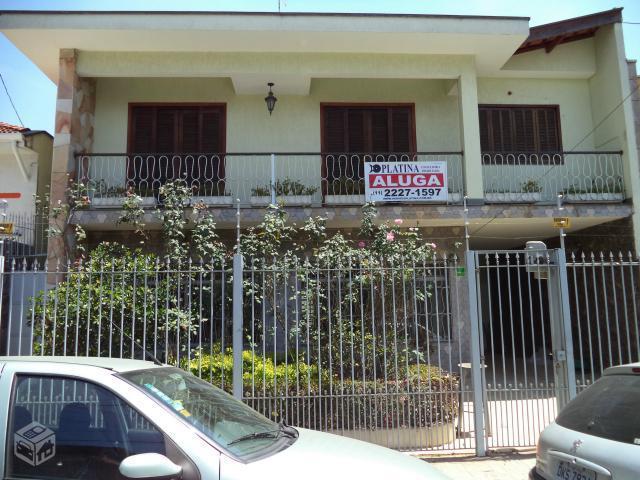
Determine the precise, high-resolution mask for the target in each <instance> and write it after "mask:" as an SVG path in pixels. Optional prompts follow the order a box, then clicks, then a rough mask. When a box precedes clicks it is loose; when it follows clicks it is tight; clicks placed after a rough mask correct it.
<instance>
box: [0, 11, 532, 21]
mask: <svg viewBox="0 0 640 480" xmlns="http://www.w3.org/2000/svg"><path fill="white" fill-rule="evenodd" d="M0 15H221V16H222V15H237V16H242V15H246V16H251V15H260V16H274V17H306V16H308V17H365V18H366V17H388V18H451V19H464V18H467V19H479V20H480V19H481V20H526V21H529V20H531V17H519V16H501V15H449V14H421V13H355V12H348V13H340V12H243V11H205V10H192V11H180V10H154V11H144V10H0Z"/></svg>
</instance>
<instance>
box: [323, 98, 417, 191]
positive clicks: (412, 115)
mask: <svg viewBox="0 0 640 480" xmlns="http://www.w3.org/2000/svg"><path fill="white" fill-rule="evenodd" d="M332 107H338V108H344V109H349V108H353V109H358V108H360V109H362V110H366V109H370V108H387V109H392V108H406V109H408V110H409V123H410V125H409V132H408V134H409V151H408V152H393V151H392V152H330V151H328V148H327V142H326V136H325V115H326V112H327V109H329V108H332ZM392 128H393V127H392ZM346 134H347V132H345V135H346ZM320 151H321V155H320V163H321V165H320V172H321V178H322V195H323V197H324V196H326V195H329V194H330V189H329V184H330V183H331V182H332V179H330V178H329V168H328V166H327V158H328V156H329V155H334V156H336V155H337V156H339V155H344V154H346V155H347V156H349V155H359V157H360V158H359V160H360V161H361V162H362V163H363V164H364V161H365V157H366V156H369V157H370V159H371V160H377V159H376V157H377V156H383V157H384V156H388V155H389V154H394V153H402V154H405V155H406V156H407V157H408V158H407V160H413V159H414V158H415V155H416V152H417V140H416V105H415V103H413V102H320ZM398 160H403V159H402V158H399V159H398ZM352 168H353V166H352ZM358 177H359V175H356V176H354V178H353V180H354V181H355V182H357V181H358ZM362 194H364V192H362Z"/></svg>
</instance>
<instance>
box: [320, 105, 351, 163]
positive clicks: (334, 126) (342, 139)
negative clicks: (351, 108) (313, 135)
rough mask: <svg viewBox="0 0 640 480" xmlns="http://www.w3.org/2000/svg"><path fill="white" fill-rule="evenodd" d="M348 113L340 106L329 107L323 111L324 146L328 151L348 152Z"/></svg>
mask: <svg viewBox="0 0 640 480" xmlns="http://www.w3.org/2000/svg"><path fill="white" fill-rule="evenodd" d="M346 114H347V112H346V111H345V110H344V109H342V108H339V107H327V108H325V110H324V112H323V119H324V125H323V135H322V136H323V139H322V140H323V148H324V150H325V151H326V152H333V153H339V152H346V151H347V143H346V139H347V134H346V128H347V125H346Z"/></svg>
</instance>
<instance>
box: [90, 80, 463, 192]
mask: <svg viewBox="0 0 640 480" xmlns="http://www.w3.org/2000/svg"><path fill="white" fill-rule="evenodd" d="M450 88H451V82H448V81H445V80H388V79H315V80H313V81H312V82H311V90H310V94H309V95H308V96H294V95H278V88H277V85H276V87H275V93H276V95H277V96H278V102H277V105H276V108H275V111H274V112H273V115H272V116H269V114H268V112H267V109H266V105H265V102H264V94H262V95H236V94H235V92H234V90H233V86H232V83H231V81H230V80H229V79H227V78H179V79H175V78H149V79H131V78H129V79H121V78H101V79H99V80H98V82H97V103H96V114H95V138H94V148H93V150H94V152H97V153H105V152H110V153H114V152H125V151H126V147H127V121H128V119H127V115H128V104H129V103H130V102H221V103H225V104H226V106H227V149H226V150H227V152H236V153H237V152H264V153H270V152H320V151H321V140H320V104H321V103H322V102H389V103H396V102H400V103H414V104H415V113H416V142H417V149H418V151H460V150H461V145H460V133H459V126H458V124H459V120H458V116H459V114H458V109H459V107H458V99H457V97H456V96H455V95H449V94H448V93H449V91H450ZM108 161H109V162H113V160H108ZM276 161H277V165H276V170H277V172H278V175H277V176H278V177H279V178H282V177H285V176H288V177H291V178H293V179H296V180H299V181H302V182H303V183H305V184H307V185H314V186H319V185H320V168H319V166H320V158H319V157H318V156H315V157H314V156H299V155H298V156H287V155H279V156H278V157H277V160H276ZM117 170H118V169H117V167H116V166H115V164H113V163H111V164H110V167H109V171H110V176H112V177H113V178H114V180H117V179H118V176H119V175H122V174H123V171H122V170H120V171H117ZM225 173H226V175H227V178H228V183H227V187H228V188H230V189H231V192H230V193H232V194H233V195H234V196H240V197H242V200H243V201H244V200H247V198H246V197H247V195H248V192H249V191H250V189H251V188H252V187H253V186H258V185H265V184H268V182H269V178H270V158H269V157H268V156H266V155H265V156H263V157H228V158H227V166H226V172H225ZM319 194H320V192H319V191H318V192H317V193H316V196H318V198H317V200H318V201H320V197H319Z"/></svg>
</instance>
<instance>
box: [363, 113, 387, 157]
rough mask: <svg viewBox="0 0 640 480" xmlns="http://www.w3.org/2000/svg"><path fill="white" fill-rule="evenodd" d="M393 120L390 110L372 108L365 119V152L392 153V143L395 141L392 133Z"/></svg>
mask: <svg viewBox="0 0 640 480" xmlns="http://www.w3.org/2000/svg"><path fill="white" fill-rule="evenodd" d="M391 122H392V118H391V115H390V109H387V108H372V109H371V110H368V111H367V112H366V119H365V129H366V130H365V131H366V133H365V138H366V139H367V141H366V142H365V147H364V149H363V151H365V152H372V153H377V152H389V151H391V142H392V141H393V133H392V132H391V129H390V128H389V127H390V123H391Z"/></svg>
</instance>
